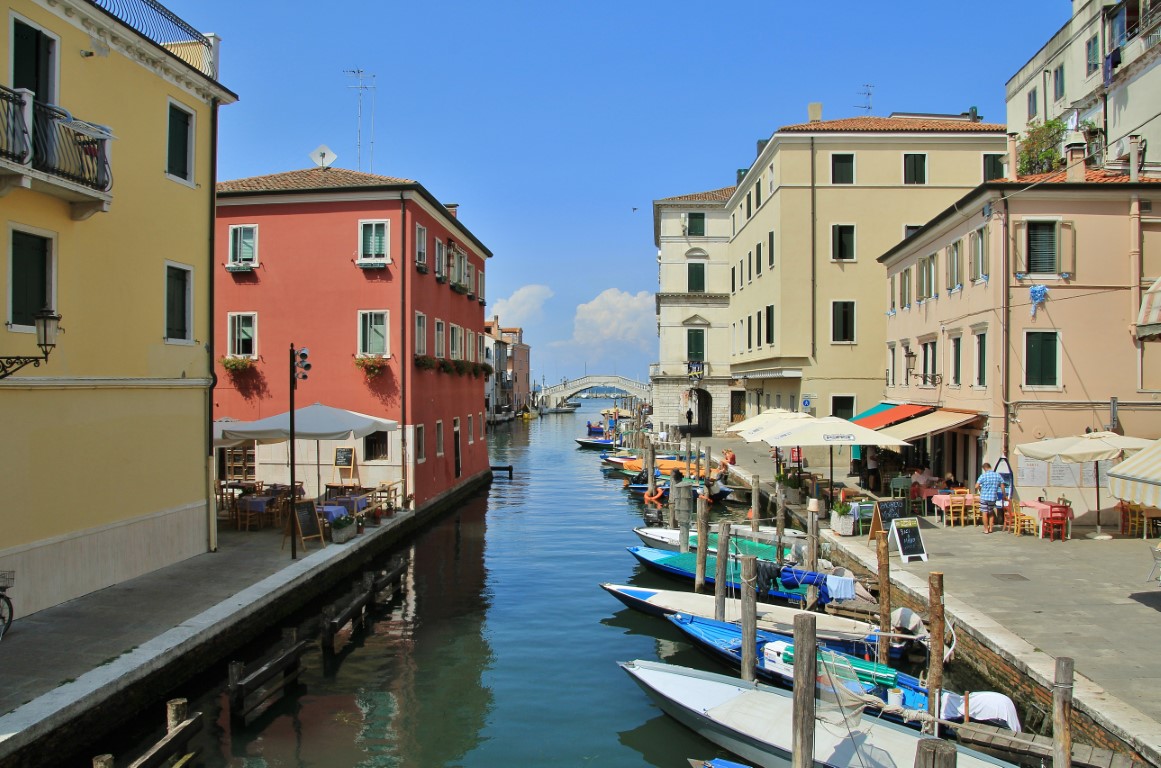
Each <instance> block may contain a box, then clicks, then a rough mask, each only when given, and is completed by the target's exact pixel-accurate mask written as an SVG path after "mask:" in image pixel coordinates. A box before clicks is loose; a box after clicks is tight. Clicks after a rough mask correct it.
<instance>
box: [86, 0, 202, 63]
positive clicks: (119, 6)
mask: <svg viewBox="0 0 1161 768" xmlns="http://www.w3.org/2000/svg"><path fill="white" fill-rule="evenodd" d="M89 2H90V3H92V4H93V5H95V6H96V7H98V8H100V9H101V10H103V11H104V12H105V13H107V14H109V15H110V16H112V17H113V18H115V19H117V20H119V21H121V22H122V23H124V24H127V25H128V26H130V27H132V28H133V29H135V30H137V31H138V32H140V33H141V34H142V35H144V36H145V37H147V38H148V39H150V40H152V41H153V42H155V43H157V44H158V45H160V46H161V47H162V48H165V49H166V50H167V51H169V52H170V53H171V54H173V55H174V56H176V57H177V58H179V59H181V60H182V61H184V62H185V63H187V64H189V65H190V66H191V67H194V68H195V69H197V70H198V71H200V72H202V73H203V74H205V75H208V76H209V77H212V78H215V79H216V78H217V66H216V61H215V57H214V46H213V43H211V42H210V40H209V38H207V37H206V36H205V35H203V34H202V33H200V32H198V31H197V30H196V29H194V28H193V27H191V26H190V25H189V24H187V23H186V22H185V21H183V20H182V19H181V18H180V17H178V16H177V15H176V14H174V13H173V11H171V10H169V9H168V8H166V7H165V6H164V5H162V4H161V3H158V2H156V0H89Z"/></svg>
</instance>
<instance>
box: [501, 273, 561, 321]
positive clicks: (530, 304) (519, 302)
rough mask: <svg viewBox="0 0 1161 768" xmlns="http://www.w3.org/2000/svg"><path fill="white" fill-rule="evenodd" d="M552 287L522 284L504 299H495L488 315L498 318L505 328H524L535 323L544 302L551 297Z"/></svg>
mask: <svg viewBox="0 0 1161 768" xmlns="http://www.w3.org/2000/svg"><path fill="white" fill-rule="evenodd" d="M554 295H555V294H553V292H552V289H551V288H549V287H548V286H547V285H535V284H534V285H523V286H520V287H519V288H517V289H516V290H515V291H513V292H512V295H511V296H509V297H508V298H506V299H497V300H496V303H495V304H494V305H493V308H492V311H491V312H489V313H488V314H489V315H495V316H497V317H499V318H500V324H501V325H503V326H504V327H506V328H525V329H527V328H528V326H530V325H536V324H537V323H538V322H539V321H540V319H541V317H542V316H543V314H544V312H543V310H544V303H545V302H546V301H548V300H549V299H551V298H552V297H553V296H554Z"/></svg>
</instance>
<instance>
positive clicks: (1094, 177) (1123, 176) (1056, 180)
mask: <svg viewBox="0 0 1161 768" xmlns="http://www.w3.org/2000/svg"><path fill="white" fill-rule="evenodd" d="M1084 180H1085V183H1087V184H1128V183H1129V174H1128V172H1127V171H1107V170H1105V169H1103V168H1085V169H1084ZM997 181H1006V182H1009V183H1011V182H1012V180H1011V179H997ZM1139 181H1141V182H1142V183H1154V184H1156V183H1161V176H1152V175H1149V176H1146V175H1144V174H1142V175H1141V176H1140V178H1139ZM1067 182H1068V172H1067V171H1065V170H1064V169H1063V168H1061V169H1060V170H1058V171H1049V172H1048V173H1034V174H1032V175H1030V176H1020V177H1019V178H1017V179H1016V182H1015V183H1017V184H1060V183H1067Z"/></svg>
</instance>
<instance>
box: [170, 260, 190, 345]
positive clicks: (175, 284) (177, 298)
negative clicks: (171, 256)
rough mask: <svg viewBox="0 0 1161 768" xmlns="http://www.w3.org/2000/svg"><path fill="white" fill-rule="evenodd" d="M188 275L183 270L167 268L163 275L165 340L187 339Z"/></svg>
mask: <svg viewBox="0 0 1161 768" xmlns="http://www.w3.org/2000/svg"><path fill="white" fill-rule="evenodd" d="M188 281H189V275H188V273H187V272H186V271H185V270H184V269H180V268H178V267H167V268H166V273H165V338H167V339H188V338H189V328H188V327H187V323H186V318H187V314H188V307H187V306H186V286H187V283H188Z"/></svg>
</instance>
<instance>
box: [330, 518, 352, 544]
mask: <svg viewBox="0 0 1161 768" xmlns="http://www.w3.org/2000/svg"><path fill="white" fill-rule="evenodd" d="M356 532H357V530H356V528H355V518H353V517H351V516H350V515H347V514H343V515H340V516H338V517H336V518H335V519H334V520H331V541H333V542H334V543H335V544H342V543H343V542H345V541H350V540H351V539H353V538H355V533H356Z"/></svg>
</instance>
